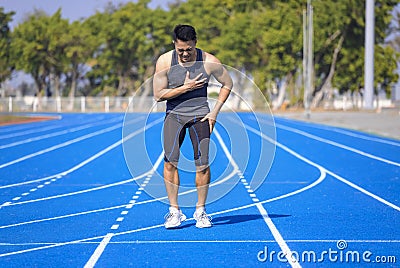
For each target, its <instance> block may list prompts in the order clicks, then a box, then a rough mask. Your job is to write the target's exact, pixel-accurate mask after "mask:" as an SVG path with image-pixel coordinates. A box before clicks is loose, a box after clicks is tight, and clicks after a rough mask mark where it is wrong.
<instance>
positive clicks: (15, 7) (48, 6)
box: [0, 0, 174, 86]
mask: <svg viewBox="0 0 400 268" xmlns="http://www.w3.org/2000/svg"><path fill="white" fill-rule="evenodd" d="M109 2H112V3H113V4H114V5H118V4H119V3H127V2H137V1H136V0H133V1H129V0H0V7H3V8H4V11H5V12H10V11H15V12H16V14H15V15H14V16H13V21H12V22H11V23H10V26H11V28H14V27H15V26H16V25H18V24H19V23H21V22H22V21H23V20H24V18H25V17H26V15H27V14H29V13H32V12H33V11H34V10H35V9H41V10H44V11H45V12H46V13H47V14H48V15H52V14H54V13H55V12H56V11H57V9H58V8H61V14H62V17H63V18H66V19H69V20H70V22H72V21H75V20H80V19H82V18H87V17H90V16H91V15H93V14H95V13H96V11H103V10H104V7H105V6H106V5H107V3H109ZM169 2H174V0H152V1H151V2H150V4H149V7H150V8H156V7H161V8H164V9H167V7H168V3H169ZM22 80H25V81H28V82H29V83H30V82H32V79H31V78H30V76H27V75H25V74H23V73H22V72H18V73H15V74H14V77H13V79H11V81H9V83H10V84H11V85H12V86H17V85H18V84H19V83H20V82H21V81H22ZM7 84H8V83H7Z"/></svg>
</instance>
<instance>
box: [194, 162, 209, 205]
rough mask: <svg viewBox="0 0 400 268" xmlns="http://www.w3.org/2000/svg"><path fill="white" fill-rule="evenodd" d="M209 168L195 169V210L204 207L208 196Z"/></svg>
mask: <svg viewBox="0 0 400 268" xmlns="http://www.w3.org/2000/svg"><path fill="white" fill-rule="evenodd" d="M210 178H211V175H210V167H209V166H201V167H197V171H196V188H197V204H196V209H197V208H201V207H203V208H204V207H205V205H206V200H207V195H208V187H209V184H210Z"/></svg>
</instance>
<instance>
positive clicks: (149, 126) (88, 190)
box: [0, 118, 163, 208]
mask: <svg viewBox="0 0 400 268" xmlns="http://www.w3.org/2000/svg"><path fill="white" fill-rule="evenodd" d="M131 121H132V122H134V121H135V120H131ZM161 121H163V118H160V119H159V120H156V121H153V122H152V123H150V124H148V125H147V126H146V127H145V128H143V129H139V130H137V131H135V132H132V133H131V134H129V135H128V136H126V137H125V138H124V139H123V140H119V141H118V142H116V143H114V144H112V145H111V146H109V147H107V148H106V149H104V150H102V151H100V152H99V153H97V154H95V155H93V156H92V157H90V158H88V159H87V160H85V161H83V162H81V163H79V164H78V165H76V166H75V167H73V168H71V169H69V170H67V171H65V172H63V173H59V174H56V175H53V176H51V177H56V178H53V179H51V180H50V182H55V181H56V180H57V179H60V178H62V176H65V175H67V174H69V173H71V172H73V171H75V170H77V169H79V168H81V167H82V166H84V165H86V164H87V163H89V162H91V161H93V160H94V159H96V158H98V157H100V156H101V155H103V154H105V153H106V152H108V151H110V150H111V149H114V148H115V147H117V146H118V145H120V144H121V143H122V142H123V141H126V140H129V139H131V138H133V137H135V136H136V135H137V134H139V133H141V132H143V131H146V130H147V129H149V128H151V127H153V126H154V125H156V124H158V123H159V122H161ZM151 172H154V171H151ZM144 175H146V173H145V174H144ZM48 178H49V177H48ZM137 179H138V177H136V179H135V178H133V179H130V180H128V181H129V182H130V181H133V180H137ZM50 182H46V183H44V185H48V184H50ZM124 183H127V182H126V181H123V182H118V183H117V184H108V185H105V186H101V187H96V188H94V189H87V190H83V191H78V192H74V193H69V194H64V195H58V196H52V197H46V198H40V199H34V200H29V201H23V202H18V203H12V202H6V203H4V204H2V205H0V208H2V207H6V206H11V205H21V204H27V203H33V202H39V201H45V200H50V199H55V198H61V197H66V196H70V195H75V194H82V193H86V192H90V191H94V190H102V189H105V188H108V187H113V186H116V185H119V184H124ZM14 185H15V184H14ZM1 188H7V187H5V186H4V187H0V189H1ZM36 190H37V189H31V190H30V192H34V191H36ZM14 201H15V200H14Z"/></svg>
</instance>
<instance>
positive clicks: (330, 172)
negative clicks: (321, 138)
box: [244, 124, 400, 211]
mask: <svg viewBox="0 0 400 268" xmlns="http://www.w3.org/2000/svg"><path fill="white" fill-rule="evenodd" d="M244 127H245V128H246V129H248V130H249V131H251V132H253V133H255V134H257V135H259V136H260V137H262V138H263V139H265V140H267V141H269V142H271V143H275V144H276V146H278V147H280V148H282V149H284V150H285V151H287V152H289V153H291V154H292V155H294V156H296V157H298V158H300V159H303V160H304V161H305V162H307V163H310V164H311V165H313V166H315V167H318V169H320V170H321V171H322V172H323V173H327V174H329V175H331V176H333V177H334V178H336V179H338V180H339V181H341V182H344V183H345V184H347V185H349V186H350V187H352V188H354V189H356V190H358V191H361V192H362V193H364V194H366V195H368V196H370V197H372V198H374V199H375V200H377V201H379V202H381V203H383V204H385V205H387V206H389V207H391V208H393V209H395V210H397V211H400V207H399V206H396V205H395V204H393V203H391V202H389V201H387V200H385V199H383V198H381V197H379V196H377V195H375V194H373V193H371V192H369V191H367V190H365V189H364V188H362V187H360V186H358V185H356V184H354V183H352V182H350V181H348V180H346V179H344V178H343V177H341V176H339V175H337V174H336V173H334V172H332V171H330V170H328V169H327V168H325V167H323V166H321V165H319V164H317V163H315V162H312V161H311V160H309V159H307V158H305V157H303V156H301V155H299V154H298V153H296V152H294V151H293V150H291V149H289V148H288V147H287V146H285V145H283V144H281V143H280V142H277V141H275V140H273V139H271V138H270V137H268V136H267V135H265V134H264V133H261V132H260V131H259V130H256V129H254V128H252V127H250V126H248V125H246V124H244Z"/></svg>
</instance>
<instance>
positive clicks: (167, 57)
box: [156, 50, 173, 71]
mask: <svg viewBox="0 0 400 268" xmlns="http://www.w3.org/2000/svg"><path fill="white" fill-rule="evenodd" d="M172 52H173V51H172V50H170V51H168V52H165V53H164V54H162V55H160V57H158V60H157V64H156V68H157V70H159V71H162V70H166V69H168V68H169V67H170V66H171V59H172Z"/></svg>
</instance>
